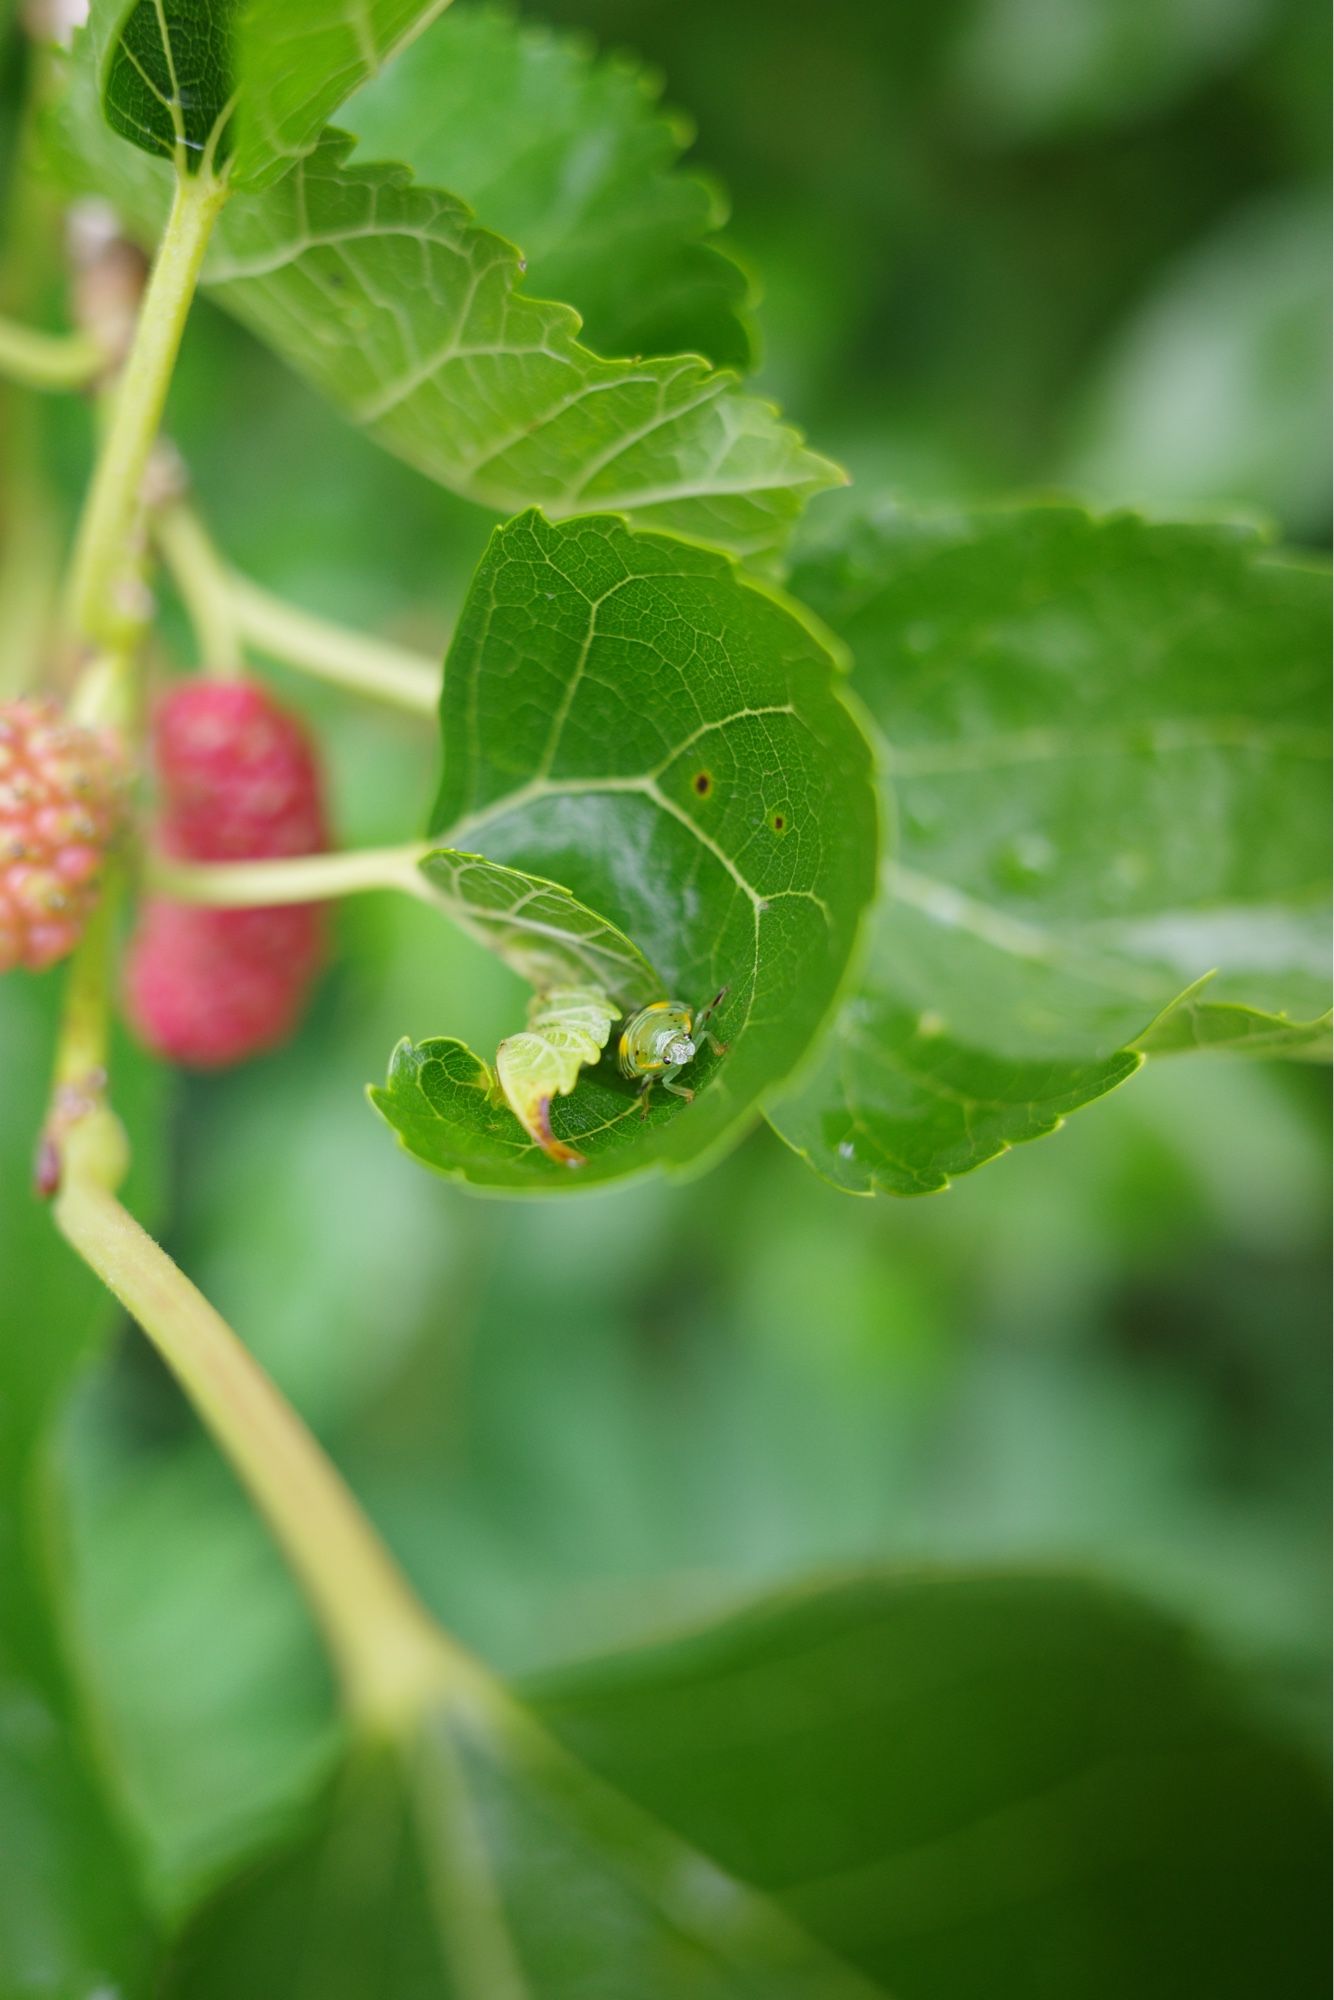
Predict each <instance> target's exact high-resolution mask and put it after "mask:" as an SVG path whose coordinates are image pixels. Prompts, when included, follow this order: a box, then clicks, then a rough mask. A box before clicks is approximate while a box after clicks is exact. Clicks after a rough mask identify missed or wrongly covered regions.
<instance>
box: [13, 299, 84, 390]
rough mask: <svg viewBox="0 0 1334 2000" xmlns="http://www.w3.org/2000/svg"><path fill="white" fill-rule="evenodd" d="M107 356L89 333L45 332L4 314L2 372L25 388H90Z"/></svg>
mask: <svg viewBox="0 0 1334 2000" xmlns="http://www.w3.org/2000/svg"><path fill="white" fill-rule="evenodd" d="M105 365H106V356H105V355H104V354H103V352H102V349H101V348H100V347H99V346H98V344H97V342H96V341H95V340H94V339H92V337H91V336H90V335H89V334H86V333H42V332H40V331H39V330H38V329H37V328H36V327H30V326H21V325H20V324H19V322H18V321H17V320H12V319H6V318H4V317H3V316H2V315H0V375H4V376H7V377H8V379H9V380H10V381H11V382H19V383H22V385H23V387H24V388H25V389H86V388H88V387H90V386H91V384H92V383H93V382H95V381H96V380H97V377H98V376H99V375H100V374H101V372H102V369H103V368H104V367H105Z"/></svg>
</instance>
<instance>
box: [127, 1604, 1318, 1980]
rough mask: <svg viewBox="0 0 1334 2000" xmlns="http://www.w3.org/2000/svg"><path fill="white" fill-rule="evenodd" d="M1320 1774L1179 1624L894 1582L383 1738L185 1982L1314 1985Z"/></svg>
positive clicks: (231, 1899)
mask: <svg viewBox="0 0 1334 2000" xmlns="http://www.w3.org/2000/svg"><path fill="white" fill-rule="evenodd" d="M1325 1821H1326V1814H1325V1801H1324V1797H1323V1786H1322V1784H1321V1782H1320V1780H1319V1777H1318V1775H1317V1774H1316V1772H1315V1771H1314V1769H1312V1768H1309V1767H1308V1766H1307V1764H1306V1763H1305V1761H1304V1760H1303V1759H1302V1758H1300V1757H1299V1756H1298V1755H1297V1754H1296V1753H1295V1752H1293V1751H1290V1750H1288V1749H1287V1748H1286V1747H1285V1746H1284V1745H1283V1744H1282V1742H1281V1741H1278V1740H1275V1739H1274V1738H1273V1737H1271V1736H1269V1735H1267V1734H1266V1733H1265V1731H1264V1730H1262V1729H1261V1728H1260V1727H1259V1726H1258V1725H1257V1724H1256V1723H1255V1722H1253V1721H1252V1720H1251V1719H1250V1717H1249V1716H1248V1714H1247V1712H1246V1709H1245V1707H1244V1705H1243V1703H1242V1701H1241V1699H1240V1697H1239V1694H1238V1691H1237V1690H1236V1689H1235V1688H1234V1687H1232V1686H1230V1685H1229V1683H1228V1682H1227V1681H1226V1680H1225V1679H1224V1678H1223V1677H1222V1676H1221V1675H1220V1674H1219V1673H1218V1672H1217V1670H1216V1669H1214V1668H1213V1667H1212V1665H1211V1664H1210V1663H1209V1662H1208V1661H1207V1660H1206V1659H1204V1658H1202V1657H1201V1656H1200V1655H1199V1654H1198V1653H1197V1651H1196V1649H1195V1647H1194V1646H1193V1645H1192V1643H1191V1642H1190V1641H1189V1639H1188V1638H1187V1637H1186V1636H1184V1635H1183V1634H1182V1633H1181V1632H1180V1631H1179V1630H1178V1629H1177V1628H1176V1627H1175V1626H1173V1625H1172V1624H1171V1623H1169V1622H1168V1621H1166V1620H1164V1619H1162V1618H1160V1617H1158V1616H1157V1615H1155V1614H1153V1613H1151V1612H1149V1611H1146V1610H1143V1609H1141V1608H1140V1607H1139V1606H1138V1605H1136V1604H1135V1603H1133V1602H1129V1601H1126V1600H1122V1599H1120V1598H1118V1597H1116V1596H1115V1595H1113V1594H1111V1593H1109V1592H1106V1591H1104V1590H1103V1589H1101V1588H1099V1587H1096V1586H1090V1585H1088V1584H1084V1583H1079V1582H1075V1581H1066V1580H1062V1579H1059V1578H1044V1577H1037V1576H1014V1575H1008V1576H1007V1575H1005V1574H1003V1573H1001V1574H996V1575H991V1576H987V1575H974V1576H949V1575H942V1576H939V1577H935V1578H930V1579H908V1580H902V1579H893V1578H871V1579H867V1580H866V1581H864V1582H861V1583H856V1584H850V1585H844V1586H842V1587H839V1588H835V1589H826V1590H820V1591H812V1592H810V1593H807V1594H805V1595H802V1596H797V1597H792V1598H788V1599H786V1600H784V1601H780V1602H779V1603H777V1604H771V1605H768V1606H764V1607H760V1608H759V1609H756V1610H753V1611H751V1612H750V1613H748V1614H746V1615H744V1616H742V1617H740V1618H736V1619H733V1620H732V1621H730V1622H728V1623H726V1624H724V1625H722V1626H720V1627H716V1628H714V1629H713V1630H710V1631H706V1632H704V1633H701V1634H698V1635H696V1636H694V1637H692V1638H689V1639H686V1640H681V1641H677V1642H675V1643H670V1644H667V1645H660V1646H658V1647H655V1648H652V1649H646V1650H644V1651H641V1652H638V1653H632V1654H629V1655H622V1656H620V1657H619V1658H615V1659H612V1660H609V1661H605V1662H601V1663H598V1664H596V1665H592V1666H587V1667H583V1668H578V1669H574V1670H571V1671H570V1672H568V1673H566V1674H565V1675H563V1676H562V1677H561V1678H560V1679H559V1680H557V1681H555V1682H554V1683H548V1684H547V1685H546V1686H545V1687H542V1688H539V1689H538V1690H536V1691H535V1692H534V1693H533V1694H532V1695H531V1696H530V1699H529V1705H528V1706H527V1707H520V1706H518V1705H517V1704H515V1703H514V1702H512V1701H511V1700H510V1698H508V1697H507V1696H505V1695H504V1694H502V1692H501V1691H500V1690H499V1688H497V1687H496V1686H495V1685H494V1684H492V1683H489V1682H487V1681H486V1679H485V1677H484V1676H480V1675H479V1676H478V1677H477V1678H476V1679H475V1680H474V1679H473V1678H472V1677H471V1676H469V1677H468V1678H467V1679H465V1680H463V1681H462V1682H461V1684H460V1685H459V1686H457V1687H456V1688H453V1689H451V1690H449V1691H446V1692H445V1693H444V1694H443V1695H442V1697H441V1699H440V1701H439V1704H438V1706H436V1707H434V1708H433V1709H432V1710H431V1711H430V1712H428V1713H427V1714H426V1715H425V1716H424V1717H423V1718H422V1720H421V1722H420V1724H419V1726H418V1727H417V1729H416V1730H415V1732H414V1733H413V1734H412V1735H411V1736H410V1737H409V1738H408V1740H407V1741H406V1742H405V1743H404V1744H403V1745H402V1747H401V1748H400V1749H399V1750H398V1752H397V1754H395V1752H394V1750H392V1749H391V1748H389V1747H387V1746H380V1747H378V1748H376V1749H373V1750H372V1749H369V1748H368V1749H364V1750H362V1751H361V1752H359V1753H357V1754H354V1756H353V1757H352V1758H351V1759H350V1760H349V1762H348V1764H347V1765H346V1767H345V1768H344V1770H343V1772H342V1774H341V1777H340V1779H339V1781H338V1782H337V1784H336V1786H335V1787H334V1788H333V1790H332V1792H331V1793H330V1795H329V1796H328V1798H327V1799H326V1801H325V1804H324V1808H323V1811H322V1813H321V1815H320V1818H319V1822H318V1824H317V1826H316V1827H315V1828H314V1830H313V1831H312V1833H311V1835H310V1837H309V1838H308V1840H307V1841H305V1842H304V1843H302V1844H301V1845H299V1846H297V1847H295V1848H294V1849H293V1850H291V1851H290V1852H288V1853H287V1854H285V1855H283V1856H281V1857H279V1858H278V1859H276V1860H275V1861H274V1862H272V1863H271V1864H270V1865H269V1866H267V1867H266V1868H262V1869H260V1870H258V1871H255V1872H254V1873H252V1874H251V1875H250V1876H249V1877H248V1878H247V1879H245V1880H243V1881H241V1882H239V1883H237V1884H236V1885H235V1886H233V1887H232V1888H230V1889H228V1890H226V1891H224V1892H223V1893H222V1894H221V1896H219V1897H218V1898H217V1900H216V1901H215V1902H214V1903H213V1904H212V1905H211V1906H210V1907H209V1908H208V1909H206V1910H205V1911H204V1913H203V1914H202V1915H201V1917H200V1918H199V1919H198V1920H197V1921H196V1922H195V1923H194V1924H193V1925H191V1926H189V1927H188V1928H187V1930H186V1932H185V1935H184V1937H183V1939H182V1941H181V1944H180V1947H179V1950H178V1952H177V1954H176V1956H175V1962H174V1965H173V1967H172V1972H171V1974H170V1975H169V1977H168V1980H167V1982H166V1988H165V1990H166V1992H167V1994H169V1995H171V1994H186V1993H188V1994H189V1995H190V1996H191V2000H230V1996H240V1995H243V1994H250V1993H254V1992H257V1991H263V1990H267V1989H268V1988H270V1987H271V1988H273V1989H275V1990H278V1991H283V1992H287V1991H294V1990H296V1988H297V1987H298V1986H299V1985H300V1984H301V1982H302V1980H303V1979H304V1980H305V1981H307V1982H308V1983H311V1984H312V1985H313V1986H314V1987H315V1988H317V1990H318V1991H319V1992H320V1993H321V1994H322V1995H324V1996H327V2000H342V1997H343V1996H347V2000H353V1996H357V2000H360V1996H361V1995H363V1994H367V1993H375V1994H376V1995H377V1996H382V2000H398V1996H407V1995H413V1996H425V1995H432V1996H435V1995H440V1996H444V1995H450V1996H454V2000H520V1996H523V2000H573V1996H576V1995H578V1996H584V1995H587V1994H590V1993H594V1992H606V1993H616V1994H620V1993H623V1992H624V1993H631V1992H632V1993H633V1994H634V1995H635V1996H636V2000H678V1996H679V2000H685V1997H686V1996H689V2000H706V1996H724V1995H731V1996H739V1995H747V1996H752V2000H761V1996H763V2000H791V1996H797V1995H799V1996H802V2000H857V1996H860V2000H869V1996H871V1995H873V1994H885V1995H888V1994H893V1995H894V1996H896V2000H955V1996H958V1995H960V1994H972V1993H983V1992H985V1993H988V1994H995V1995H998V1996H999V1995H1009V1994H1013V1995H1014V1996H1016V2000H1021V1997H1022V2000H1068V1996H1069V1995H1070V1994H1072V1993H1078V1994H1079V1995H1081V2000H1084V1996H1087V2000H1104V1996H1105V2000H1121V1996H1123V1995H1124V1994H1126V1993H1136V1994H1142V1995H1144V1996H1146V2000H1157V1996H1161V2000H1168V1996H1176V1995H1178V1994H1180V1993H1182V1992H1184V1991H1192V1992H1193V1991H1195V1990H1197V1989H1198V1990H1200V1991H1202V1992H1208V1993H1210V1994H1213V1995H1218V1996H1219V1997H1220V2000H1231V1996H1237V2000H1241V1997H1242V1996H1247V2000H1249V1996H1250V1995H1252V1994H1254V1993H1255V1992H1258V1991H1268V1990H1275V1991H1282V1992H1292V1993H1297V1992H1304V1991H1307V1990H1314V1989H1315V1984H1316V1977H1315V1975H1316V1968H1317V1967H1318V1966H1319V1965H1320V1964H1321V1963H1322V1960H1323V1957H1324V1951H1325V1940H1324V1917H1323V1907H1324V1903H1325V1900H1326V1888H1325V1881H1324V1868H1323V1854H1324V1851H1325V1849H1326V1847H1327V1835H1326V1825H1325Z"/></svg>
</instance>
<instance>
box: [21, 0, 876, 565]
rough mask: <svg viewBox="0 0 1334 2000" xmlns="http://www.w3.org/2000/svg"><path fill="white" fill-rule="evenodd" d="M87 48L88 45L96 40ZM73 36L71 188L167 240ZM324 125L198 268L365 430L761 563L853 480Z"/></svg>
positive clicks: (154, 202) (64, 157) (425, 463)
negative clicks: (538, 274) (558, 301)
mask: <svg viewBox="0 0 1334 2000" xmlns="http://www.w3.org/2000/svg"><path fill="white" fill-rule="evenodd" d="M85 51H86V38H85ZM91 94H92V93H91V72H90V69H89V65H88V62H87V59H86V53H85V54H82V55H81V54H80V53H79V51H77V50H76V53H75V58H74V60H73V62H72V64H71V66H70V69H69V75H68V88H67V90H66V92H65V94H64V96H63V98H62V100H61V104H60V107H59V109H58V112H57V113H56V114H55V117H54V122H53V125H52V126H51V127H50V128H49V139H48V145H49V149H50V150H51V152H52V155H53V159H54V164H55V166H56V170H57V171H58V172H59V174H60V175H61V177H62V179H63V180H64V181H65V182H66V184H67V185H69V186H71V187H73V188H79V189H82V190H85V191H88V192H96V193H98V194H99V195H101V196H102V197H103V198H105V199H109V200H111V201H112V202H114V203H115V204H116V205H117V207H118V208H119V209H120V211H121V213H122V215H123V217H124V220H125V223H126V226H127V228H128V229H130V231H131V232H132V233H134V234H136V235H138V236H139V238H140V239H141V240H143V241H145V242H148V243H151V242H153V241H155V240H156V237H157V234H158V231H159V229H160V227H161V223H162V218H163V216H164V214H165V212H166V204H167V198H168V195H169V192H170V179H171V177H170V173H169V171H168V170H167V169H166V168H165V166H164V164H163V163H161V162H156V161H153V160H150V159H149V158H147V156H145V155H143V154H139V153H135V152H133V151H131V150H130V149H129V148H127V147H124V146H120V145H117V144H116V143H115V142H114V141H113V140H111V139H110V138H109V136H108V135H107V133H106V131H105V128H104V127H103V126H102V124H101V121H100V120H99V119H98V118H97V117H96V116H95V115H94V114H93V112H92V106H91ZM351 144H352V141H351V140H350V139H348V138H347V137H346V136H345V135H343V134H339V133H333V132H329V133H326V134H325V136H324V137H323V139H322V140H321V142H320V144H319V146H318V147H317V149H316V150H315V151H314V152H313V153H312V154H310V155H309V157H307V158H306V159H304V160H302V161H301V162H300V164H299V165H298V166H297V167H296V168H295V169H294V171H293V172H291V173H290V174H288V175H287V177H286V178H285V179H284V180H282V181H280V182H279V183H278V184H277V185H276V186H273V187H269V188H266V189H265V190H264V191H263V192H262V193H259V194H255V195H244V194H242V195H239V196H238V197H237V198H236V199H234V200H232V201H230V202H229V203H228V204H227V206H226V208H225V209H224V210H223V212H222V215H221V217H220V218H219V221H218V223H217V226H216V228H215V230H214V234H213V239H212V246H211V249H210V251H209V254H208V257H207V259H206V261H205V265H204V271H203V282H204V285H205V287H206V288H207V289H208V290H210V291H211V292H212V294H213V295H214V296H215V297H216V298H217V300H218V301H219V303H220V304H222V305H223V306H225V307H226V308H227V310H228V311H229V312H232V313H234V314H235V315H236V317H237V318H238V319H240V320H242V321H243V322H244V323H245V324H246V325H247V326H249V327H251V328H253V330H254V331H255V332H256V333H257V334H259V336H260V337H261V338H262V339H264V340H266V341H267V342H268V343H269V344H270V345H271V346H272V347H273V348H274V349H275V350H276V351H277V352H278V353H279V354H280V355H281V356H282V357H283V359H284V360H285V361H287V362H288V363H290V365H291V366H292V367H293V368H294V369H296V371H297V372H298V373H299V374H301V375H303V376H305V377H306V379H307V380H308V381H310V382H312V383H313V384H314V386H315V387H316V388H317V389H320V390H321V391H322V392H323V393H324V394H325V395H327V396H328V397H329V398H330V400H331V401H332V402H333V403H335V404H336V405H337V407H338V408H339V409H340V410H342V412H343V413H344V415H346V416H347V417H348V418H350V420H351V421H352V422H354V423H357V424H360V425H362V426H363V427H364V428H365V430H366V432H367V434H368V435H369V436H370V437H372V438H374V439H375V441H376V442H377V443H379V444H381V445H383V446H384V447H385V448H386V449H387V450H389V451H392V452H394V453H396V454H397V455H398V456H399V457H400V458H403V459H406V460H407V462H408V463H409V464H410V465H414V466H416V467H417V468H418V469H419V470H420V471H422V472H424V473H426V474H427V475H428V477H430V478H432V479H434V480H436V481H438V483H439V484H440V485H442V486H446V487H448V488H450V490H451V491H453V492H455V493H458V494H460V495H462V497H463V498H464V499H467V500H472V501H474V502H476V503H477V504H478V505H479V506H483V507H488V508H491V509H493V510H494V511H495V512H496V513H498V514H514V513H518V512H520V511H521V510H522V509H524V508H526V507H530V506H534V505H538V506H541V507H542V508H544V510H545V511H546V512H547V514H548V515H551V516H553V517H562V516H567V515H572V514H577V513H580V512H585V511H591V510H593V509H599V508H607V509H617V510H621V511H624V512H626V513H629V514H632V515H633V516H634V517H635V519H636V520H637V521H639V522H641V523H645V524H648V525H652V526H657V527H662V528H667V529H670V530H672V531H673V532H676V533H680V534H685V535H690V536H693V537H696V538H698V539H700V540H702V541H709V542H714V543H717V544H718V545H719V546H721V547H725V548H727V549H730V550H732V551H733V552H734V553H736V554H738V555H743V556H748V557H751V558H753V559H754V560H755V561H756V562H757V563H758V564H760V565H763V564H765V563H768V562H770V561H771V560H772V559H773V558H774V556H775V554H776V552H777V551H778V550H779V549H780V548H781V547H782V545H783V544H784V542H785V541H786V539H787V537H788V535H789V533H790V531H791V528H792V526H793V523H794V522H795V521H796V519H797V516H798V515H799V514H800V512H801V510H802V508H803V507H804V506H805V504H806V502H807V500H809V499H810V498H811V496H812V495H813V494H815V493H819V492H822V491H824V490H825V489H826V488H828V487H830V486H835V485H838V484H839V483H840V482H841V481H842V478H843V474H842V473H841V472H840V471H839V469H838V468H837V467H836V466H834V465H832V464H831V463H830V462H829V460H828V459H824V458H821V457H819V456H817V455H816V454H815V453H814V452H811V451H808V450H807V449H806V447H805V445H804V444H803V443H802V441H801V438H800V436H799V435H798V433H797V432H796V431H795V430H793V429H791V428H790V427H789V426H788V425H785V424H783V423H782V422H780V420H779V418H778V416H777V414H776V412H775V411H774V409H773V407H772V406H771V405H770V404H768V403H765V402H762V401H761V400H760V399H759V398H757V397H754V396H747V395H745V394H743V393H742V392H741V390H740V389H739V388H738V386H737V383H736V378H735V377H734V376H732V375H728V374H717V373H714V372H712V371H711V370H710V369H709V368H708V366H707V364H706V363H704V362H702V361H700V360H699V359H697V358H696V357H694V356H690V355H685V356H677V357H675V358H672V359H667V360H645V361H603V360H601V359H599V357H598V356H597V355H595V354H594V353H592V352H591V350H590V349H588V348H587V347H584V346H583V345H582V344H581V343H580V341H579V339H578V337H577V336H578V332H579V317H578V314H577V313H575V312H572V311H571V310H570V308H569V307H568V306H564V305H554V304H546V303H543V302H542V301H540V300H536V299H531V298H528V297H527V296H526V295H525V294H524V292H523V291H522V290H521V289H520V288H519V285H520V279H521V276H522V267H521V264H520V260H519V256H518V253H517V252H516V251H515V250H514V249H513V248H512V247H511V245H509V244H508V243H505V242H503V241H502V240H501V238H499V237H497V236H493V235H491V234H490V233H489V232H488V231H486V230H484V229H480V228H478V227H477V225H476V224H475V223H474V221H473V220H472V217H471V214H470V213H469V211H468V210H467V209H466V208H465V207H464V206H463V204H462V203H461V202H459V201H457V200H455V198H454V197H453V196H452V195H449V194H445V193H443V192H441V191H440V190H439V189H435V188H430V187H422V186H418V185H417V184H416V183H414V182H413V181H412V180H411V178H410V177H409V176H408V174H407V173H406V171H405V170H404V169H403V168H401V167H394V166H358V165H350V164H348V161H347V154H348V150H349V148H350V146H351Z"/></svg>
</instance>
